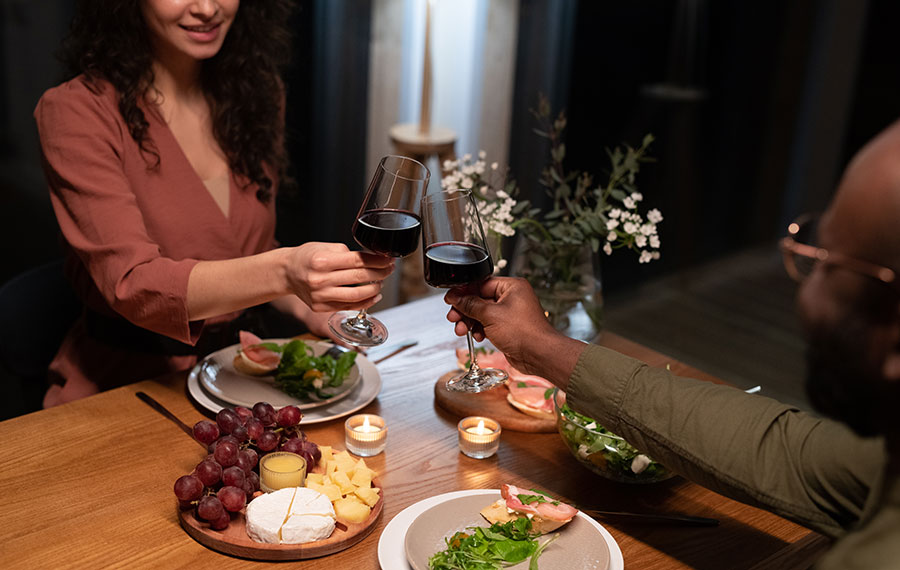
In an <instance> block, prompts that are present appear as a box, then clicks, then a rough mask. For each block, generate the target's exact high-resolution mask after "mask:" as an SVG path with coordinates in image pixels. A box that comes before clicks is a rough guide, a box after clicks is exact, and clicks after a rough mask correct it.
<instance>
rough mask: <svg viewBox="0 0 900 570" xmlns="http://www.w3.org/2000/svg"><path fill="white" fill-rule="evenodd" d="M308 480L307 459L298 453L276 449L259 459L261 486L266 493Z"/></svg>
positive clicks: (300, 484) (296, 485)
mask: <svg viewBox="0 0 900 570" xmlns="http://www.w3.org/2000/svg"><path fill="white" fill-rule="evenodd" d="M305 482H306V460H305V459H303V458H302V457H301V456H299V455H297V454H296V453H290V452H287V451H276V452H275V453H269V454H268V455H264V456H263V457H262V459H260V461H259V488H260V489H262V490H263V491H265V492H266V493H271V492H272V491H277V490H278V489H284V488H285V487H302V486H303V484H304V483H305Z"/></svg>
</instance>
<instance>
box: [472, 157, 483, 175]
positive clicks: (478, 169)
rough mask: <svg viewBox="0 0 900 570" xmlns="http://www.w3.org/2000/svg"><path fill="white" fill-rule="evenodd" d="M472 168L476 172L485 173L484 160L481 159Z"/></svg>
mask: <svg viewBox="0 0 900 570" xmlns="http://www.w3.org/2000/svg"><path fill="white" fill-rule="evenodd" d="M472 169H473V170H474V171H475V174H484V162H482V161H480V160H479V161H478V162H476V163H475V166H473V167H472Z"/></svg>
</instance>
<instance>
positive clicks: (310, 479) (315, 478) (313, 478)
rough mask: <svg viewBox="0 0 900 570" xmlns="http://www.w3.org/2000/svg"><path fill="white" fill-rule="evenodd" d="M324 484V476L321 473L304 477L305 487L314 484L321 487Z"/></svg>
mask: <svg viewBox="0 0 900 570" xmlns="http://www.w3.org/2000/svg"><path fill="white" fill-rule="evenodd" d="M324 482H325V476H324V475H322V474H321V473H308V474H307V475H306V486H307V487H309V484H310V483H316V484H319V485H322V484H323V483H324Z"/></svg>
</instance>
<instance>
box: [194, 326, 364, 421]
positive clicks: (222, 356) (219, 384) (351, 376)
mask: <svg viewBox="0 0 900 570" xmlns="http://www.w3.org/2000/svg"><path fill="white" fill-rule="evenodd" d="M291 340H292V339H289V338H279V339H265V340H263V342H273V343H276V344H285V343H288V342H290V341H291ZM302 342H304V344H306V346H308V347H309V348H310V349H312V351H313V354H315V355H316V356H321V355H322V354H325V352H326V351H327V350H328V349H329V348H331V347H332V346H333V345H332V344H331V343H329V342H321V341H302ZM240 348H241V345H240V344H233V345H231V346H228V347H225V348H223V349H221V350H217V351H216V352H213V353H212V354H210V355H209V356H207V357H206V358H204V359H203V361H202V362H201V363H200V371H199V373H198V375H197V377H198V378H199V380H200V384H201V385H202V386H203V388H204V389H205V390H206V391H207V393H209V394H210V395H212V396H215V397H216V398H217V399H219V400H222V401H223V402H228V403H229V404H234V405H237V406H247V407H248V408H249V407H252V406H253V404H255V403H256V402H269V403H270V404H272V405H273V406H275V407H276V408H280V407H283V406H288V405H293V406H297V407H298V408H300V410H302V411H304V412H305V411H307V410H310V409H313V408H318V407H321V406H327V405H330V404H332V403H334V402H336V401H338V400H340V399H342V398H344V397H346V396H347V395H349V394H350V392H351V391H352V390H353V388H355V387H356V385H357V384H358V383H359V381H360V373H359V366H358V365H357V364H356V363H354V365H353V367H352V368H350V371H349V372H348V373H347V377H346V378H345V379H344V382H343V383H342V384H341V385H340V386H336V387H331V388H325V389H323V390H322V392H323V393H325V394H329V395H331V397H330V398H324V399H323V398H318V397H316V396H315V395H312V396H310V397H309V398H303V399H299V398H294V397H293V396H290V395H288V394H286V393H284V392H282V391H281V390H279V389H278V388H276V387H275V379H274V377H273V376H251V375H249V374H244V373H243V372H238V371H237V370H236V369H235V367H234V357H235V356H236V355H237V353H238V350H239V349H240ZM358 359H359V355H357V360H358Z"/></svg>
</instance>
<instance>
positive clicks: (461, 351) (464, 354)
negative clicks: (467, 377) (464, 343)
mask: <svg viewBox="0 0 900 570" xmlns="http://www.w3.org/2000/svg"><path fill="white" fill-rule="evenodd" d="M475 359H476V360H477V361H478V366H480V367H481V368H499V369H500V370H505V371H506V372H507V373H509V372H511V371H512V370H515V368H513V367H512V365H511V364H510V363H509V361H508V360H506V355H505V354H503V353H502V352H500V351H499V350H495V351H494V352H489V353H487V354H484V353H481V352H479V353H476V355H475ZM456 361H457V362H458V363H459V365H460V366H462V365H464V364H465V363H466V362H468V361H469V350H468V349H467V348H457V349H456Z"/></svg>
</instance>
